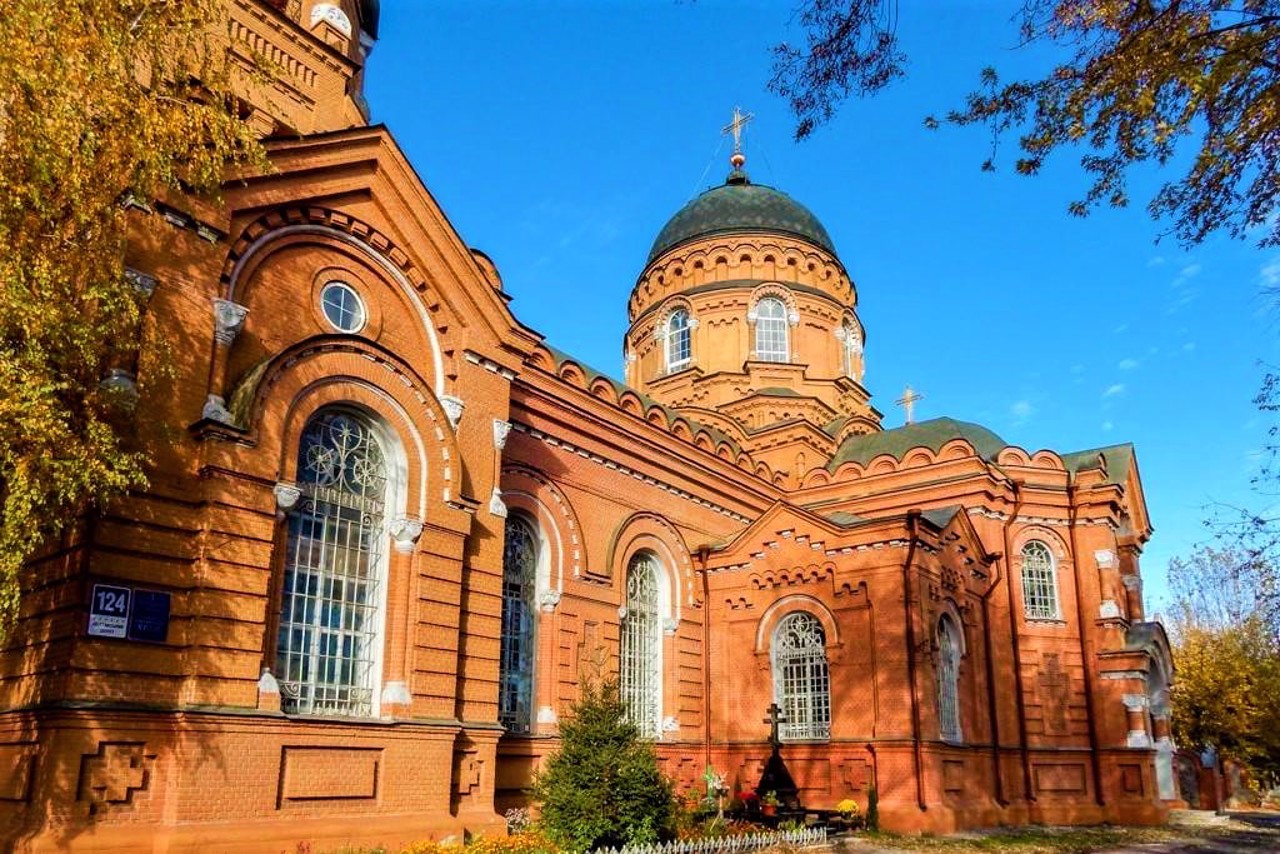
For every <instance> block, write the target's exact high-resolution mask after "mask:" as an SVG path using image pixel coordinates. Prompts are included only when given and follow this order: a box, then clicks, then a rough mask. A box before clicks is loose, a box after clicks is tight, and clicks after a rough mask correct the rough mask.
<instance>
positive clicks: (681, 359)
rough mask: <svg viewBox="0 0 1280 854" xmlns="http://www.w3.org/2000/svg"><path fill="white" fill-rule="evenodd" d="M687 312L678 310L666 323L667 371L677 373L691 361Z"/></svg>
mask: <svg viewBox="0 0 1280 854" xmlns="http://www.w3.org/2000/svg"><path fill="white" fill-rule="evenodd" d="M692 338H693V335H692V330H691V329H690V326H689V312H687V311H685V310H684V309H679V310H677V311H674V312H672V314H671V318H670V319H669V320H668V321H667V370H668V371H677V370H679V369H680V368H683V367H684V366H685V365H687V364H689V362H690V361H692V360H693V341H692Z"/></svg>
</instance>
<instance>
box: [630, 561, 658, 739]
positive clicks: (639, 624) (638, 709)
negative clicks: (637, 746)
mask: <svg viewBox="0 0 1280 854" xmlns="http://www.w3.org/2000/svg"><path fill="white" fill-rule="evenodd" d="M661 571H662V570H661V568H660V567H659V566H658V559H657V558H656V557H654V555H653V553H652V552H640V553H638V554H637V555H636V556H635V557H633V558H632V559H631V563H630V564H629V565H628V567H627V604H626V614H625V616H623V618H622V649H621V656H620V657H621V659H622V661H621V669H622V678H621V680H620V681H621V685H620V690H621V693H622V701H623V703H624V704H625V705H626V707H627V716H628V718H630V720H631V721H632V722H633V723H634V724H635V725H636V727H637V728H638V729H639V730H640V734H641V735H643V736H645V737H646V738H657V737H658V734H659V721H660V714H661V708H662V706H661V704H660V702H659V698H660V692H661V690H662V685H661V682H660V681H659V679H660V677H659V674H660V673H661V672H662V621H661V616H660V613H659V605H658V592H659V586H658V573H660V572H661Z"/></svg>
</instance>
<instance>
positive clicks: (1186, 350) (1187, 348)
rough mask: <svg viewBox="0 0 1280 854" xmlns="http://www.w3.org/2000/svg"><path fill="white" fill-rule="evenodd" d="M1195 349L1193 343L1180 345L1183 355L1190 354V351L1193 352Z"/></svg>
mask: <svg viewBox="0 0 1280 854" xmlns="http://www.w3.org/2000/svg"><path fill="white" fill-rule="evenodd" d="M1195 348H1196V342H1194V341H1188V342H1187V343H1186V344H1183V345H1182V352H1184V353H1190V352H1191V351H1192V350H1194V349H1195Z"/></svg>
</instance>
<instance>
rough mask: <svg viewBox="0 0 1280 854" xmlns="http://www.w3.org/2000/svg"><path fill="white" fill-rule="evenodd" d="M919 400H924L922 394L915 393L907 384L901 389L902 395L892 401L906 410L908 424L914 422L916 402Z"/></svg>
mask: <svg viewBox="0 0 1280 854" xmlns="http://www.w3.org/2000/svg"><path fill="white" fill-rule="evenodd" d="M921 400H924V395H923V394H916V393H915V392H914V391H913V390H912V388H911V386H910V385H907V387H906V388H905V389H903V391H902V397H900V398H898V399H897V400H895V401H894V403H896V404H898V406H901V407H902V408H903V409H905V410H906V411H907V423H908V424H914V423H915V411H916V403H917V402H918V401H921Z"/></svg>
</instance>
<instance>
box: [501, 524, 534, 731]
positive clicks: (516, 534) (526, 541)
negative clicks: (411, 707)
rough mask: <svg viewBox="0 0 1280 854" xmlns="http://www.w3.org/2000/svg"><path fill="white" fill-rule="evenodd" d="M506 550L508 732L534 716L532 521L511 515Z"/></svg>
mask: <svg viewBox="0 0 1280 854" xmlns="http://www.w3.org/2000/svg"><path fill="white" fill-rule="evenodd" d="M505 536H506V543H505V546H504V548H503V552H502V636H501V641H500V650H499V671H498V720H499V721H500V722H501V723H502V725H503V726H505V727H506V728H507V732H528V731H529V725H530V723H531V722H532V720H533V717H532V714H531V711H532V708H533V650H534V646H533V644H534V637H533V632H534V621H535V618H536V616H537V613H538V612H537V607H536V605H535V603H534V591H535V585H536V578H537V570H538V537H537V534H536V533H535V532H534V529H533V526H532V525H530V524H529V522H528V521H526V520H525V519H523V518H521V517H520V516H518V515H516V514H514V513H512V514H511V515H510V516H508V517H507V524H506V535H505Z"/></svg>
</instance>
